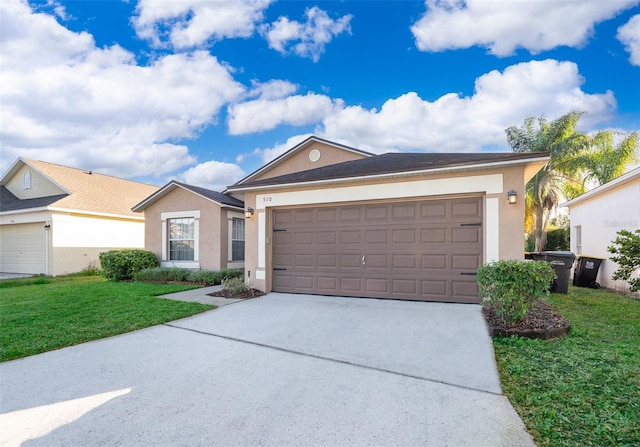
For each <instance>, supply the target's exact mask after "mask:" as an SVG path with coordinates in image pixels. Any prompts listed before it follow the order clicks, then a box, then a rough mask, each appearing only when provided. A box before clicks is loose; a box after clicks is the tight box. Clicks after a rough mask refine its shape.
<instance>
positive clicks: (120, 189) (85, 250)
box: [0, 158, 158, 275]
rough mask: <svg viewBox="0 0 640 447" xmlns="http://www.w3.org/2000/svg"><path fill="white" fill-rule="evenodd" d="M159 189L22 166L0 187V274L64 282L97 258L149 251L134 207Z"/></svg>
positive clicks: (23, 162)
mask: <svg viewBox="0 0 640 447" xmlns="http://www.w3.org/2000/svg"><path fill="white" fill-rule="evenodd" d="M157 189H158V188H157V187H156V186H151V185H146V184H143V183H139V182H133V181H130V180H124V179H120V178H116V177H111V176H108V175H102V174H98V173H95V172H91V171H84V170H82V169H75V168H70V167H67V166H61V165H57V164H53V163H47V162H44V161H36V160H28V159H25V158H18V159H17V160H16V161H15V162H14V163H13V165H11V167H10V168H9V169H8V170H7V172H6V173H5V174H4V175H3V176H2V178H1V179H0V271H1V272H5V273H23V274H45V275H60V274H64V273H72V272H78V271H81V270H83V269H85V268H87V267H90V266H96V267H98V266H99V265H100V264H99V259H98V254H99V253H100V252H102V251H107V250H112V249H118V248H142V247H144V218H143V217H141V216H140V215H139V214H136V213H134V212H132V211H131V207H132V206H133V204H135V203H137V202H139V201H140V200H142V199H143V198H144V197H147V196H148V195H149V194H151V193H153V192H154V191H156V190H157Z"/></svg>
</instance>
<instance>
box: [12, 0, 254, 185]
mask: <svg viewBox="0 0 640 447" xmlns="http://www.w3.org/2000/svg"><path fill="white" fill-rule="evenodd" d="M0 16H2V30H1V34H0V39H1V40H0V44H1V45H0V63H1V64H2V88H1V90H0V102H1V103H2V108H1V109H0V140H1V141H2V154H1V155H0V161H1V162H2V164H3V165H5V166H8V164H10V163H12V162H13V160H14V159H15V158H16V157H18V156H26V157H33V158H40V159H45V160H47V161H51V162H57V163H61V164H65V165H71V166H77V167H83V168H86V169H94V170H99V169H101V168H102V169H106V172H105V171H104V170H103V171H101V172H105V173H111V174H114V175H118V176H123V177H131V176H146V175H152V174H153V175H161V174H163V173H166V172H169V171H172V170H175V169H178V168H180V167H183V166H186V165H188V164H191V163H193V162H194V161H195V160H194V159H193V158H192V157H191V156H190V155H189V153H188V150H187V148H186V147H185V146H184V145H180V144H176V143H175V141H176V139H181V138H192V137H195V136H197V135H198V133H199V131H200V130H201V129H202V128H203V127H204V126H206V125H208V124H210V123H212V122H215V120H216V117H217V114H218V112H219V110H220V108H221V107H223V106H224V105H226V104H227V103H228V102H230V101H235V100H237V99H238V98H239V97H241V96H242V95H243V94H244V88H243V87H242V86H241V85H240V84H238V83H237V82H235V81H234V80H233V79H232V77H231V75H230V73H229V71H228V69H227V68H226V67H224V66H223V65H222V64H220V63H219V62H218V61H217V59H216V58H215V57H212V56H210V55H209V54H208V53H206V52H195V53H192V54H176V55H168V56H164V57H161V58H159V59H157V60H155V61H153V62H152V63H150V64H149V65H145V66H141V65H137V63H136V62H135V59H134V56H133V55H132V54H131V53H130V52H128V51H126V50H124V49H123V48H121V47H119V46H118V45H114V46H111V47H107V48H102V49H101V48H97V47H96V46H95V42H94V40H93V37H92V36H91V35H89V34H87V33H86V32H81V33H75V32H72V31H69V30H68V29H66V28H64V27H63V26H61V25H60V24H59V23H57V22H56V20H55V19H54V17H53V16H51V15H48V14H43V13H34V12H33V11H32V10H31V9H30V7H29V6H28V5H27V4H26V3H23V2H19V1H15V0H7V1H3V2H1V3H0Z"/></svg>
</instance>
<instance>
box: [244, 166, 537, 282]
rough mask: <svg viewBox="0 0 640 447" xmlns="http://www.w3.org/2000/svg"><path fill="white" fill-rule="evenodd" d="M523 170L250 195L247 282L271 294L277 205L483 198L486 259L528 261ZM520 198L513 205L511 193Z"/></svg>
mask: <svg viewBox="0 0 640 447" xmlns="http://www.w3.org/2000/svg"><path fill="white" fill-rule="evenodd" d="M524 178H525V174H524V166H514V167H508V168H503V169H486V170H473V171H466V172H456V173H453V174H452V173H449V174H435V175H421V176H413V177H409V178H403V179H400V178H388V179H385V180H376V181H359V182H351V183H340V184H335V185H324V186H314V187H311V188H309V187H307V188H305V189H303V188H302V187H301V188H288V189H273V190H268V191H264V192H259V193H257V194H256V193H254V192H247V193H245V206H246V207H252V208H254V209H255V210H256V214H255V216H254V217H253V218H252V219H250V220H249V219H248V220H247V221H246V231H247V234H246V244H247V250H246V259H245V275H246V279H247V280H248V281H250V282H251V284H253V285H254V287H257V288H260V289H262V290H265V291H269V290H271V284H270V267H271V252H270V250H271V245H270V243H271V241H270V234H271V233H270V232H271V222H270V213H271V210H272V209H274V208H277V207H291V206H313V205H318V206H320V205H322V204H329V203H344V204H346V203H350V202H362V201H368V200H397V199H401V198H412V199H418V198H428V197H434V198H436V197H437V198H447V197H455V196H460V195H484V196H485V212H484V220H485V225H484V230H485V234H484V241H485V250H484V252H485V261H487V262H488V261H493V260H498V259H523V257H524ZM510 189H515V190H516V191H517V192H518V194H519V200H518V203H517V204H516V205H509V204H508V202H507V197H506V192H507V191H508V190H510Z"/></svg>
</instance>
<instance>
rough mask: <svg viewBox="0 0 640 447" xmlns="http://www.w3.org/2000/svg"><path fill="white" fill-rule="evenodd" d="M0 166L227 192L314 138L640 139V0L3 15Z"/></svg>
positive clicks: (370, 144)
mask: <svg viewBox="0 0 640 447" xmlns="http://www.w3.org/2000/svg"><path fill="white" fill-rule="evenodd" d="M0 25H1V26H0V64H1V65H0V80H1V86H0V148H1V151H0V167H1V168H2V171H3V172H4V171H5V170H6V169H7V168H8V167H9V166H10V165H11V163H13V161H15V159H16V158H17V157H19V156H23V157H27V158H33V159H39V160H44V161H50V162H54V163H60V164H64V165H67V166H73V167H78V168H82V169H91V170H94V171H97V172H101V173H106V174H111V175H116V176H119V177H124V178H131V179H136V180H141V181H145V182H148V183H153V184H156V185H162V184H164V183H166V182H167V181H169V180H171V179H178V180H181V181H185V182H188V183H191V184H194V185H197V186H202V187H208V188H211V189H216V190H221V189H224V187H225V186H227V185H230V184H232V183H234V182H235V181H237V180H239V179H240V178H242V177H244V176H245V175H247V174H249V173H250V172H252V171H253V170H255V169H257V168H258V167H260V166H261V165H263V164H264V163H265V162H268V161H269V160H271V159H273V158H274V157H276V156H277V155H279V154H280V153H282V152H283V151H285V150H286V149H288V148H290V147H292V146H293V145H295V144H296V143H298V142H299V141H301V140H302V139H304V138H306V137H307V136H309V135H310V134H315V135H318V136H320V137H323V138H327V139H330V140H334V141H337V142H340V143H343V144H347V145H350V146H353V147H357V148H360V149H363V150H368V151H371V152H374V153H383V152H388V151H412V152H415V151H426V152H478V151H499V152H504V151H510V148H509V146H508V144H507V141H506V138H505V134H504V129H506V128H507V127H508V126H511V125H520V124H521V123H522V121H523V120H524V119H525V118H526V117H529V116H536V117H537V116H541V115H544V116H546V117H547V118H548V119H553V118H556V117H558V116H561V115H562V114H564V113H567V112H569V111H571V110H579V111H584V112H586V113H585V115H584V116H583V118H582V120H581V129H582V130H584V131H587V132H594V131H596V130H600V129H618V130H622V131H634V130H639V129H640V1H638V0H633V1H625V0H614V1H607V2H603V1H600V0H586V1H565V0H540V1H536V0H532V1H518V0H513V1H495V2H489V1H485V0H468V1H462V0H427V1H362V0H352V1H350V0H345V1H319V2H309V1H293V0H289V1H273V0H251V1H241V0H233V1H208V0H182V1H178V0H175V1H170V0H169V1H168V0H162V1H156V0H140V1H134V0H131V1H118V0H110V1H107V0H103V1H90V0H89V1H55V0H43V1H33V2H24V1H20V0H3V1H2V2H0Z"/></svg>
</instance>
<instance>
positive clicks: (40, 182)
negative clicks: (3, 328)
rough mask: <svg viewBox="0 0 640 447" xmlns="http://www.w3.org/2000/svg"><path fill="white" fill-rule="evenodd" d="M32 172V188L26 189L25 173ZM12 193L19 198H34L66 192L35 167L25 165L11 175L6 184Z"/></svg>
mask: <svg viewBox="0 0 640 447" xmlns="http://www.w3.org/2000/svg"><path fill="white" fill-rule="evenodd" d="M27 171H29V172H30V173H31V188H29V189H24V174H25V172H27ZM5 188H7V189H8V190H9V191H11V193H12V194H13V195H14V196H16V197H17V198H19V199H33V198H35V197H49V196H55V195H58V194H64V193H65V191H64V190H62V189H60V188H58V187H57V186H56V185H55V184H53V183H51V181H50V180H48V179H47V178H45V177H43V176H42V175H40V174H39V173H38V172H37V171H36V170H35V169H32V168H30V167H29V166H23V167H22V168H20V169H19V170H18V172H17V173H16V174H15V175H14V176H13V177H11V179H10V180H9V181H8V182H7V184H6V185H5Z"/></svg>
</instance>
